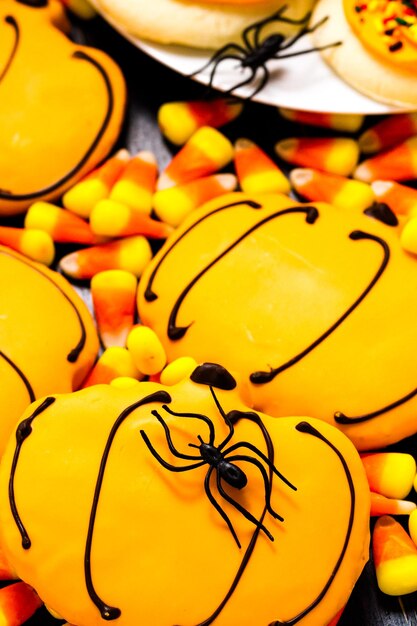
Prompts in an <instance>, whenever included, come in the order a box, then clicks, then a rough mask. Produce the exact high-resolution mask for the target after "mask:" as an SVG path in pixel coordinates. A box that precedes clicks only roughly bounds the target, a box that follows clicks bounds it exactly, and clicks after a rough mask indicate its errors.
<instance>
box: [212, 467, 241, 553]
mask: <svg viewBox="0 0 417 626" xmlns="http://www.w3.org/2000/svg"><path fill="white" fill-rule="evenodd" d="M213 470H214V467H210V469H209V471H208V472H207V475H206V479H205V481H204V489H205V492H206V494H207V497H208V499H209V500H210V502H211V504H212V505H213V506H214V508H215V509H216V511H217V512H218V513H220V515H221V516H222V518H223V519H224V521H225V522H226V524H227V525H228V527H229V530H230V532H231V533H232V535H233V539H234V540H235V541H236V543H237V545H238V548H239V549H240V548H241V547H242V546H241V545H240V541H239V539H238V537H237V534H236V531H235V529H234V527H233V524H232V522H231V521H230V519H229V517H228V516H227V515H226V513H225V512H224V511H223V509H222V507H221V506H220V504H219V503H218V502H217V500H216V499H215V497H214V496H213V494H212V493H211V489H210V477H211V475H212V473H213Z"/></svg>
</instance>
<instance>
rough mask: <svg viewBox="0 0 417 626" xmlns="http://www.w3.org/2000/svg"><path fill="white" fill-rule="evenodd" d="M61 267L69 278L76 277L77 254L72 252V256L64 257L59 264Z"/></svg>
mask: <svg viewBox="0 0 417 626" xmlns="http://www.w3.org/2000/svg"><path fill="white" fill-rule="evenodd" d="M59 267H60V269H61V270H62V271H63V272H64V274H68V276H74V275H76V274H77V271H78V261H77V253H76V252H71V254H67V256H64V257H62V259H61V260H60V262H59Z"/></svg>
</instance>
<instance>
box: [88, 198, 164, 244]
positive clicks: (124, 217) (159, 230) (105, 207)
mask: <svg viewBox="0 0 417 626" xmlns="http://www.w3.org/2000/svg"><path fill="white" fill-rule="evenodd" d="M90 224H91V229H92V230H93V232H94V233H96V234H97V235H105V236H108V237H126V236H128V235H145V236H146V237H151V238H153V239H166V238H167V237H168V236H169V235H170V234H171V232H172V227H171V226H169V225H168V224H164V223H163V222H158V221H156V220H153V219H151V218H150V217H148V216H147V215H144V214H143V213H139V212H138V211H135V210H134V209H131V208H129V207H128V206H126V205H125V204H122V203H121V202H116V200H110V199H108V200H100V202H97V204H96V206H95V207H94V209H93V210H92V211H91V215H90Z"/></svg>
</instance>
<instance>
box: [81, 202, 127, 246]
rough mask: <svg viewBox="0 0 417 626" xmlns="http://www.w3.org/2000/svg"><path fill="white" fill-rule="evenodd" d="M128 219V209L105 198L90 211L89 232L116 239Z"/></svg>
mask: <svg viewBox="0 0 417 626" xmlns="http://www.w3.org/2000/svg"><path fill="white" fill-rule="evenodd" d="M129 218H130V210H129V207H127V206H126V205H125V204H122V203H121V202H117V201H116V200H110V199H107V198H106V199H104V200H100V201H99V202H97V204H96V205H95V207H94V209H93V210H92V211H91V215H90V226H91V230H92V231H93V233H95V234H96V235H104V236H108V237H112V236H115V237H117V235H119V234H120V233H122V232H123V231H124V229H125V228H126V226H127V224H128V223H129Z"/></svg>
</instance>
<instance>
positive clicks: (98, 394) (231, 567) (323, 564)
mask: <svg viewBox="0 0 417 626" xmlns="http://www.w3.org/2000/svg"><path fill="white" fill-rule="evenodd" d="M235 386H236V381H235V379H234V378H233V377H232V376H231V375H230V374H229V373H228V372H226V371H225V370H224V369H223V368H221V367H219V366H216V365H213V364H205V365H204V366H200V367H198V368H197V369H196V370H195V371H194V372H193V374H192V375H191V380H190V379H186V380H184V381H183V382H181V383H179V384H178V385H175V386H172V387H163V386H161V385H158V384H156V383H138V384H137V385H136V386H134V387H131V388H130V389H125V390H121V389H117V388H112V387H111V386H96V387H92V388H90V389H87V390H84V391H81V392H77V393H75V394H72V395H62V396H58V397H54V396H52V397H51V396H49V397H47V398H46V399H44V400H42V401H40V402H38V403H36V404H34V405H32V407H30V409H28V411H27V412H26V413H25V415H24V416H23V421H21V422H20V425H19V426H18V428H17V440H16V438H12V439H11V440H10V443H9V446H8V449H7V453H6V455H5V457H4V459H3V462H2V465H1V473H0V511H1V513H0V528H1V546H2V549H3V550H4V552H5V556H6V558H7V560H8V561H9V564H10V566H11V567H12V568H13V570H15V571H16V573H17V575H18V576H19V577H21V578H22V579H23V580H25V581H26V582H28V583H29V584H30V585H32V586H33V587H34V588H35V589H36V591H37V592H38V593H39V595H40V597H41V599H42V600H43V601H44V602H45V603H46V605H47V606H48V607H49V608H50V609H52V610H53V611H54V612H55V613H56V614H58V615H60V616H62V617H63V618H64V619H66V620H68V622H69V623H71V624H73V625H74V626H99V625H100V624H103V620H106V621H107V622H109V623H114V624H115V625H119V626H136V625H137V624H144V625H146V626H150V625H152V626H165V625H166V624H187V625H196V626H197V625H198V624H200V625H202V624H207V625H208V624H215V625H216V626H265V625H268V624H271V625H274V626H283V625H285V624H288V625H289V624H295V623H298V624H300V626H308V625H310V626H319V625H320V626H325V625H327V624H328V623H329V622H330V621H331V620H332V618H333V617H334V616H335V615H336V613H337V612H338V611H339V610H340V609H341V608H342V607H343V606H344V604H345V603H346V601H347V599H348V597H349V594H350V592H351V590H352V588H353V585H354V584H355V581H356V579H357V578H358V576H359V574H360V572H361V570H362V568H363V565H364V564H365V562H366V560H367V558H368V541H369V530H368V524H369V488H368V485H367V482H366V479H365V475H364V470H363V467H362V466H361V463H360V459H359V456H358V455H357V453H356V451H355V449H354V447H353V446H352V444H351V442H350V441H349V440H348V439H347V438H346V437H344V436H343V434H342V433H340V432H339V431H337V430H336V429H334V428H332V427H331V426H329V425H328V424H325V423H323V422H319V421H317V420H312V419H309V418H302V417H298V418H297V417H292V418H287V419H282V420H275V419H271V418H270V417H268V416H266V415H263V414H261V413H259V412H252V411H250V410H249V409H248V407H247V406H246V405H245V404H243V403H242V401H241V398H240V396H239V394H238V393H237V392H236V390H235ZM9 485H10V489H9ZM41 503H42V504H41ZM283 572H285V576H284V575H283Z"/></svg>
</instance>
